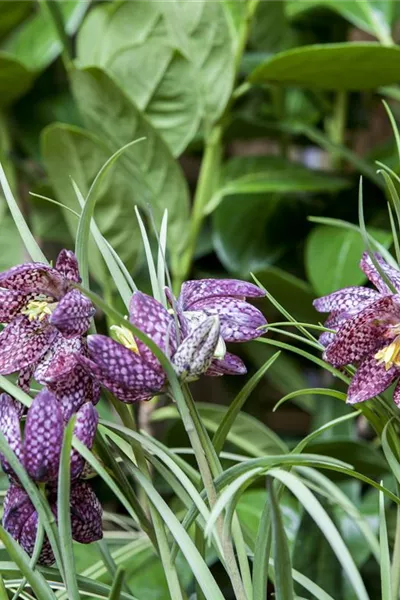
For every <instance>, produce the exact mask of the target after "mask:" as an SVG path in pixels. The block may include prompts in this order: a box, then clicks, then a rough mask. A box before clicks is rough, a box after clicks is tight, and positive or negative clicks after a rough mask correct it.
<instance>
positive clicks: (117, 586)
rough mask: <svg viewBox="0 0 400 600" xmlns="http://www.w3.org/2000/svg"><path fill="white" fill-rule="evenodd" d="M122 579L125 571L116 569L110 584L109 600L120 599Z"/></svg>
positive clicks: (119, 568)
mask: <svg viewBox="0 0 400 600" xmlns="http://www.w3.org/2000/svg"><path fill="white" fill-rule="evenodd" d="M124 577H125V569H121V567H118V570H117V574H116V575H115V578H114V581H113V584H112V588H111V591H110V595H109V596H108V598H109V600H119V599H120V598H121V590H122V586H123V583H124Z"/></svg>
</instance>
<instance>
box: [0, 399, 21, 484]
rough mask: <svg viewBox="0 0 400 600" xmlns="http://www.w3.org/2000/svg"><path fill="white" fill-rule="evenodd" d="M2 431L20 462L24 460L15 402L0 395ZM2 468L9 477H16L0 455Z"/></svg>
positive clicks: (0, 423)
mask: <svg viewBox="0 0 400 600" xmlns="http://www.w3.org/2000/svg"><path fill="white" fill-rule="evenodd" d="M0 430H1V432H2V433H3V435H4V437H5V438H6V440H7V442H8V445H9V446H10V448H11V450H12V451H13V452H14V454H15V455H16V456H17V458H18V459H19V461H21V459H22V440H21V427H20V424H19V414H18V410H17V408H16V406H15V400H13V399H12V398H11V396H9V395H8V394H1V395H0ZM0 460H1V466H2V467H3V471H4V472H5V473H7V474H8V475H12V476H14V472H13V470H12V469H11V467H10V465H9V464H8V462H7V461H6V459H5V458H4V456H3V455H1V454H0Z"/></svg>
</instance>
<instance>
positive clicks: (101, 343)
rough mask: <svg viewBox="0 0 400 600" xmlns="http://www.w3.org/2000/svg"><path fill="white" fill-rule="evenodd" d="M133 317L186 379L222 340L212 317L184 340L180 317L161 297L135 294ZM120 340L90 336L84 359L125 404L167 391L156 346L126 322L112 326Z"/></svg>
mask: <svg viewBox="0 0 400 600" xmlns="http://www.w3.org/2000/svg"><path fill="white" fill-rule="evenodd" d="M130 321H131V323H132V324H134V325H135V326H136V327H138V329H140V330H141V331H143V332H144V333H145V334H146V335H148V336H149V337H150V338H151V339H152V340H153V341H154V342H155V343H156V344H157V346H158V347H159V348H160V349H161V350H162V351H163V352H164V354H166V355H167V356H168V357H169V358H170V360H171V362H172V364H173V365H174V367H175V369H176V371H177V373H178V374H179V376H180V377H181V379H183V380H187V379H192V378H195V377H198V376H199V375H200V374H201V373H203V372H204V371H206V370H207V369H208V368H209V366H210V365H211V363H212V361H213V357H214V356H215V351H216V348H217V345H218V341H219V320H218V319H217V318H215V317H212V318H208V319H206V320H205V321H204V322H201V323H200V324H199V325H198V327H197V328H194V329H193V330H192V331H191V332H190V333H187V335H186V337H183V339H181V340H179V338H178V331H177V328H176V323H175V318H174V316H173V315H172V314H170V313H169V312H168V311H167V310H166V309H165V308H164V307H163V306H162V304H160V303H159V302H158V301H157V300H155V299H154V298H152V297H151V296H147V295H146V294H143V293H142V292H135V294H134V295H133V296H132V300H131V303H130ZM113 331H114V334H115V335H116V337H117V338H118V340H119V341H116V340H114V339H111V338H109V337H107V336H104V335H90V336H89V337H88V348H89V358H87V357H85V356H83V355H80V356H79V361H80V363H81V364H82V365H83V366H84V367H85V368H86V369H87V371H88V372H89V373H90V374H92V375H93V376H94V377H95V378H96V379H97V380H98V381H99V382H100V383H101V384H102V385H103V386H104V387H106V388H108V389H109V390H110V391H111V392H112V393H113V394H115V396H117V397H118V398H119V399H120V400H122V401H124V402H128V403H131V402H135V401H138V400H148V399H149V398H152V397H153V396H154V395H156V394H159V393H161V392H162V391H163V390H164V389H165V383H166V375H165V372H164V370H163V368H162V366H161V364H160V362H159V361H158V359H157V358H156V357H155V356H154V354H153V353H152V352H151V350H150V349H149V348H148V347H147V346H146V345H145V344H143V342H141V341H140V340H139V339H137V338H135V336H134V335H133V334H132V333H131V332H130V330H128V329H127V328H126V327H124V326H123V325H118V326H114V327H113Z"/></svg>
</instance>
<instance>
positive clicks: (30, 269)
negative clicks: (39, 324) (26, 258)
mask: <svg viewBox="0 0 400 600" xmlns="http://www.w3.org/2000/svg"><path fill="white" fill-rule="evenodd" d="M0 288H6V289H8V290H17V291H19V292H21V293H24V294H29V293H32V292H33V293H35V294H45V295H46V296H49V297H51V298H59V297H60V296H62V295H63V293H64V289H65V283H64V278H63V277H62V276H61V274H60V273H59V272H58V271H57V270H56V269H53V268H52V267H50V266H49V265H45V264H42V263H24V264H22V265H17V266H16V267H12V268H11V269H9V270H8V271H4V272H3V273H0Z"/></svg>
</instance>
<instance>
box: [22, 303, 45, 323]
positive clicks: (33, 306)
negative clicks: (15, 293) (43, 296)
mask: <svg viewBox="0 0 400 600" xmlns="http://www.w3.org/2000/svg"><path fill="white" fill-rule="evenodd" d="M21 312H22V314H23V315H26V316H27V317H28V319H29V320H30V321H35V320H36V319H37V320H38V321H43V319H45V318H46V315H51V313H52V310H51V305H50V304H49V303H48V302H46V301H45V300H31V301H30V302H28V304H27V305H26V307H25V308H24V309H23V310H21Z"/></svg>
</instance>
